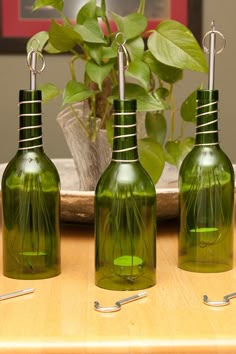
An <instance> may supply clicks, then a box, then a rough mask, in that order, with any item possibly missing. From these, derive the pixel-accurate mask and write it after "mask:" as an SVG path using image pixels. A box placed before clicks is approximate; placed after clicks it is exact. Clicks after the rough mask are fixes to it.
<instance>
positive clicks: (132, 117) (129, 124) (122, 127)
mask: <svg viewBox="0 0 236 354" xmlns="http://www.w3.org/2000/svg"><path fill="white" fill-rule="evenodd" d="M114 110H115V111H114V113H113V115H114V124H113V127H114V137H113V150H112V161H116V162H135V161H138V147H137V128H136V101H135V100H127V101H119V100H115V101H114Z"/></svg>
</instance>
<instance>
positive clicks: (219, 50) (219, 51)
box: [202, 29, 226, 54]
mask: <svg viewBox="0 0 236 354" xmlns="http://www.w3.org/2000/svg"><path fill="white" fill-rule="evenodd" d="M211 33H216V34H218V35H219V36H220V37H221V39H222V42H223V45H222V47H221V48H220V49H218V50H215V54H220V53H221V52H223V50H224V49H225V46H226V39H225V37H224V36H223V34H222V33H221V32H219V31H216V30H215V29H212V30H211V31H208V32H207V33H206V34H205V36H204V37H203V39H202V46H203V49H204V51H205V52H206V53H208V54H209V53H210V50H209V49H208V48H207V46H206V38H207V37H208V36H210V35H211Z"/></svg>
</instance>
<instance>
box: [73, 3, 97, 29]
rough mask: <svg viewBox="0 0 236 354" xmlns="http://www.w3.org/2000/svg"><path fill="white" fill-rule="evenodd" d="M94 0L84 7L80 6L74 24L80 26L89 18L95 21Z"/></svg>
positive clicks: (95, 7)
mask: <svg viewBox="0 0 236 354" xmlns="http://www.w3.org/2000/svg"><path fill="white" fill-rule="evenodd" d="M96 9H97V5H96V0H90V1H88V2H87V3H86V4H85V5H84V6H82V7H81V8H80V10H79V12H78V13H77V17H76V23H78V24H79V25H82V24H83V23H84V22H86V21H87V20H88V19H89V18H90V19H91V18H92V19H96Z"/></svg>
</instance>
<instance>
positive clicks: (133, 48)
mask: <svg viewBox="0 0 236 354" xmlns="http://www.w3.org/2000/svg"><path fill="white" fill-rule="evenodd" d="M125 46H126V49H127V51H128V53H129V57H130V59H131V61H133V60H136V59H138V60H142V58H143V53H144V41H143V39H142V38H140V37H137V38H134V39H130V40H129V41H127V42H126V43H125Z"/></svg>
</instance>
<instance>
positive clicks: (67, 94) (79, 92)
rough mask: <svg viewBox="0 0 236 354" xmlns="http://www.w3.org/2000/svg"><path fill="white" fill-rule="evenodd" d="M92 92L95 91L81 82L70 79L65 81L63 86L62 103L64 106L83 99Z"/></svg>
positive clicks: (91, 94) (92, 93)
mask: <svg viewBox="0 0 236 354" xmlns="http://www.w3.org/2000/svg"><path fill="white" fill-rule="evenodd" d="M94 94H95V92H94V91H92V90H90V89H89V88H88V87H87V86H86V85H84V84H83V83H80V82H77V81H74V80H71V81H69V82H68V83H67V85H66V87H65V90H64V93H63V102H62V105H63V106H64V105H65V104H68V103H75V102H79V101H84V100H86V99H87V98H89V97H91V96H93V95H94Z"/></svg>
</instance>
